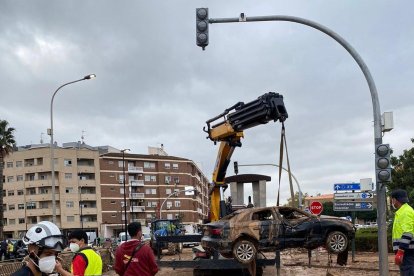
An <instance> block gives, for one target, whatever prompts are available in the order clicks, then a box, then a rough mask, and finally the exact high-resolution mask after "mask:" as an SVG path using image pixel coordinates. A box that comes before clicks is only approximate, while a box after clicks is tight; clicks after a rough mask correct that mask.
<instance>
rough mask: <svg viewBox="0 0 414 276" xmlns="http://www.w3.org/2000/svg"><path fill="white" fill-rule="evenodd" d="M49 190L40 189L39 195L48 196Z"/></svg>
mask: <svg viewBox="0 0 414 276" xmlns="http://www.w3.org/2000/svg"><path fill="white" fill-rule="evenodd" d="M48 192H49V190H48V189H47V188H46V187H40V188H39V194H47V193H48Z"/></svg>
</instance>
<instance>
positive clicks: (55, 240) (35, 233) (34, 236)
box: [23, 221, 65, 251]
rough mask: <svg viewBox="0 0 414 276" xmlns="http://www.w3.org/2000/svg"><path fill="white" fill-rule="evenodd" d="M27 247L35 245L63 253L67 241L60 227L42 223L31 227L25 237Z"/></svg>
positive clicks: (47, 222)
mask: <svg viewBox="0 0 414 276" xmlns="http://www.w3.org/2000/svg"><path fill="white" fill-rule="evenodd" d="M23 243H24V244H25V245H29V244H35V245H37V246H39V247H42V248H49V249H54V250H56V251H62V250H63V249H64V248H65V239H64V236H63V235H62V233H61V232H60V229H59V227H57V226H56V224H54V223H52V222H50V221H41V222H39V223H38V224H35V225H34V226H32V227H30V229H29V230H28V231H27V233H26V235H25V236H24V237H23Z"/></svg>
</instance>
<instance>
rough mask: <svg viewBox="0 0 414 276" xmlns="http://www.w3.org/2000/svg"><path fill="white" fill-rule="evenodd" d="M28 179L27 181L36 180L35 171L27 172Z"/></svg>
mask: <svg viewBox="0 0 414 276" xmlns="http://www.w3.org/2000/svg"><path fill="white" fill-rule="evenodd" d="M26 180H27V181H34V180H35V174H34V173H27V174H26Z"/></svg>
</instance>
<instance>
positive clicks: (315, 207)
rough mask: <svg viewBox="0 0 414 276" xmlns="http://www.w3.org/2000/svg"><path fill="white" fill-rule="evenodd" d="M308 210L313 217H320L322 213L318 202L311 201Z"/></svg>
mask: <svg viewBox="0 0 414 276" xmlns="http://www.w3.org/2000/svg"><path fill="white" fill-rule="evenodd" d="M309 210H310V211H311V213H312V214H314V215H320V214H321V213H322V211H323V206H322V203H320V202H319V201H313V202H312V203H311V204H310V206H309Z"/></svg>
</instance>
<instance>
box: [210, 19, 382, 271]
mask: <svg viewBox="0 0 414 276" xmlns="http://www.w3.org/2000/svg"><path fill="white" fill-rule="evenodd" d="M254 21H288V22H294V23H299V24H303V25H307V26H309V27H312V28H314V29H317V30H319V31H321V32H323V33H325V34H326V35H328V36H330V37H331V38H333V39H334V40H335V41H336V42H338V43H339V44H341V45H342V46H343V47H344V48H345V49H346V50H347V51H348V53H349V54H350V55H351V56H352V57H353V58H354V60H355V61H356V63H357V64H358V66H359V68H360V69H361V71H362V73H363V74H364V76H365V79H366V81H367V83H368V87H369V91H370V93H371V100H372V107H373V117H374V145H375V148H376V147H377V146H378V145H380V144H382V135H381V110H380V104H379V99H378V93H377V88H376V86H375V82H374V79H373V78H372V76H371V73H370V71H369V69H368V66H367V65H366V64H365V62H364V61H363V59H362V58H361V56H360V55H359V54H358V53H357V51H356V50H355V49H354V48H353V47H352V46H351V45H350V44H349V43H348V42H347V41H346V40H345V39H343V38H342V37H341V36H340V35H338V34H337V33H335V32H334V31H332V30H331V29H329V28H327V27H325V26H323V25H321V24H319V23H316V22H314V21H311V20H308V19H304V18H300V17H295V16H288V15H271V16H252V17H245V16H244V14H243V16H240V18H238V17H236V18H222V19H209V23H211V24H212V23H234V22H254ZM374 152H375V150H374ZM375 177H376V191H377V220H378V251H379V271H380V275H381V276H386V275H388V249H387V224H386V186H385V185H382V184H381V183H380V182H379V181H378V179H377V176H375Z"/></svg>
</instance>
